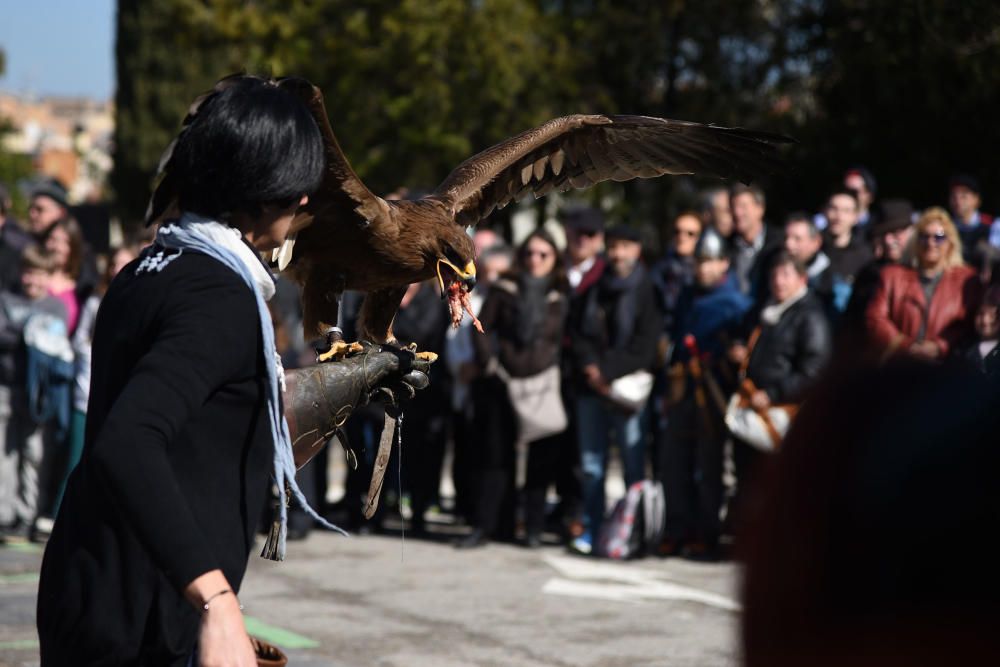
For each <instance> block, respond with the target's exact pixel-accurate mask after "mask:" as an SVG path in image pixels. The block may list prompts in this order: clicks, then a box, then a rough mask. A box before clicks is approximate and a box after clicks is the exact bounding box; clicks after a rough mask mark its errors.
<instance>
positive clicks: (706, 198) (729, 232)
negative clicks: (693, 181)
mask: <svg viewBox="0 0 1000 667" xmlns="http://www.w3.org/2000/svg"><path fill="white" fill-rule="evenodd" d="M701 221H702V223H703V224H704V226H705V227H711V228H712V229H714V230H715V231H716V232H718V233H719V236H721V237H722V238H723V239H724V240H726V242H727V243H728V241H729V239H731V238H732V236H733V211H732V209H731V208H730V206H729V191H728V190H726V188H712V189H710V190H706V191H705V192H704V193H702V201H701Z"/></svg>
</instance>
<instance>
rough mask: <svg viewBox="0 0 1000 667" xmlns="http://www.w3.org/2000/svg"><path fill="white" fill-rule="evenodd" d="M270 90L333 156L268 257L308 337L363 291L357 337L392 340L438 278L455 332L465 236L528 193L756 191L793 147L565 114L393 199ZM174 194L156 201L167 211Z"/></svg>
mask: <svg viewBox="0 0 1000 667" xmlns="http://www.w3.org/2000/svg"><path fill="white" fill-rule="evenodd" d="M225 82H226V79H223V80H222V81H220V82H219V84H217V86H216V89H219V87H220V86H224V85H225ZM275 85H277V86H280V87H282V88H285V89H287V90H289V91H291V92H294V93H295V94H296V95H298V96H299V97H300V98H301V99H302V100H303V101H304V102H305V103H306V104H307V105H308V107H309V109H310V110H311V112H312V114H313V116H314V117H315V119H316V123H317V124H318V125H319V128H320V131H321V133H322V135H323V138H324V143H325V148H326V160H327V164H326V173H325V176H324V179H323V182H322V184H321V186H320V188H319V189H318V190H317V192H315V193H314V194H313V195H311V196H310V198H309V202H308V204H307V205H306V206H305V207H303V209H302V210H301V211H300V212H299V213H298V214H297V216H296V218H295V220H294V221H293V223H292V233H291V235H290V238H289V240H288V241H287V242H286V243H285V245H283V246H282V247H281V248H279V249H277V250H275V251H274V256H273V258H272V260H273V262H274V263H275V264H276V265H277V266H278V268H279V270H281V271H282V273H283V274H286V275H288V276H290V277H291V278H292V279H293V280H295V281H296V282H298V283H299V284H300V285H301V286H302V302H303V324H304V328H305V331H306V335H307V337H312V336H313V335H316V334H322V333H325V332H327V331H328V329H329V328H330V327H333V326H335V325H336V324H337V315H338V308H339V300H340V295H341V293H342V292H343V291H344V290H345V289H351V290H359V291H363V292H366V293H367V296H366V298H365V301H364V303H363V305H362V307H361V312H360V315H359V321H358V331H359V334H360V336H361V337H362V338H363V339H365V340H369V341H372V342H377V343H382V342H393V341H394V340H395V339H394V337H393V335H392V321H393V318H394V317H395V315H396V311H397V310H398V308H399V303H400V300H401V299H402V297H403V294H404V292H405V291H406V287H407V285H409V284H410V283H414V282H419V281H423V280H427V279H429V278H432V277H435V276H436V277H437V279H438V281H439V284H440V287H441V290H442V294H443V295H445V296H447V299H448V305H449V308H450V310H451V315H452V321H453V323H455V324H457V323H458V322H459V321H460V320H461V318H462V311H463V308H464V309H465V310H466V311H469V308H468V291H469V289H470V288H471V287H472V285H473V284H474V282H475V266H474V264H473V261H474V260H475V249H474V247H473V244H472V241H471V239H470V238H469V236H468V234H467V233H466V228H467V227H468V226H471V225H475V224H476V223H478V222H479V221H480V220H482V219H484V218H486V217H487V216H488V215H489V214H490V213H491V212H493V211H494V210H495V209H501V208H503V207H504V206H506V205H507V204H509V203H510V202H512V201H517V200H519V199H521V198H522V197H524V196H526V195H528V194H532V195H534V196H535V197H536V198H537V197H541V196H543V195H545V194H547V193H549V192H551V191H553V190H558V191H565V190H569V189H572V188H587V187H589V186H591V185H593V184H595V183H599V182H601V181H607V180H614V181H627V180H631V179H633V178H653V177H656V176H662V175H664V174H702V175H707V176H715V177H721V178H737V179H739V180H741V181H744V182H749V181H750V180H751V179H752V178H753V177H755V176H757V175H759V174H761V173H770V172H774V171H777V170H778V169H779V168H780V161H779V157H778V150H777V149H778V147H779V146H780V145H782V144H786V143H790V142H791V141H792V140H791V139H789V138H787V137H784V136H780V135H776V134H771V133H767V132H756V131H751V130H744V129H740V128H728V127H718V126H715V125H704V124H700V123H692V122H686V121H677V120H666V119H663V118H652V117H647V116H621V115H619V116H614V115H609V116H604V115H574V116H565V117H562V118H556V119H553V120H550V121H548V122H547V123H544V124H542V125H540V126H538V127H536V128H534V129H531V130H528V131H526V132H522V133H521V134H519V135H517V136H515V137H512V138H510V139H507V140H506V141H503V142H501V143H499V144H497V145H495V146H493V147H491V148H488V149H486V150H484V151H482V152H481V153H478V154H477V155H474V156H473V157H471V158H469V159H468V160H466V161H465V162H463V163H462V164H460V165H459V166H458V167H457V168H456V169H455V170H454V171H453V172H452V173H451V174H450V175H449V176H448V177H447V178H446V179H445V180H444V181H443V182H442V183H441V184H440V185H439V186H438V187H437V189H436V190H434V192H432V193H430V194H428V195H426V196H424V197H422V198H420V199H416V200H400V201H390V200H386V199H383V198H382V197H379V196H377V195H375V194H373V193H372V192H371V191H369V190H368V188H367V187H365V184H364V183H362V182H361V179H359V178H358V176H357V175H356V174H355V173H354V170H353V169H352V168H351V165H350V164H349V163H348V161H347V158H346V157H345V156H344V154H343V152H342V151H341V150H340V146H339V144H338V143H337V138H336V137H335V136H334V134H333V130H332V128H331V127H330V121H329V118H328V116H327V113H326V107H325V105H324V103H323V94H322V92H321V91H320V89H319V88H317V87H316V86H314V85H312V84H311V83H309V82H308V81H306V80H304V79H300V78H292V77H290V78H282V79H277V80H276V81H275ZM208 94H211V93H208ZM197 105H198V102H197V101H196V103H195V105H194V106H193V107H192V110H191V112H190V113H189V116H188V119H186V120H185V124H187V123H188V122H190V119H191V118H192V116H193V114H195V113H196V112H197ZM161 187H162V183H161ZM167 197H168V195H167V194H160V193H157V194H154V203H155V202H156V201H157V200H158V198H159V200H161V203H160V204H158V208H159V209H160V211H161V212H162V210H164V209H165V205H164V204H163V203H162V201H165V200H166V199H167ZM154 215H155V213H154ZM469 314H470V315H472V313H471V311H470V312H469ZM476 324H477V325H478V322H476ZM324 356H325V355H324Z"/></svg>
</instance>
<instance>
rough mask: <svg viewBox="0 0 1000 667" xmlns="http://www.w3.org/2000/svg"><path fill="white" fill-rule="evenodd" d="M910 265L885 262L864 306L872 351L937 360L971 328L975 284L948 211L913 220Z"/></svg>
mask: <svg viewBox="0 0 1000 667" xmlns="http://www.w3.org/2000/svg"><path fill="white" fill-rule="evenodd" d="M911 244H912V245H913V246H915V248H914V251H913V256H914V261H913V266H912V267H910V266H896V265H893V266H887V267H885V268H884V269H882V274H881V277H880V280H879V286H878V288H877V289H876V290H875V294H874V296H873V297H872V300H871V302H870V303H869V304H868V308H867V311H866V320H867V324H868V333H869V336H870V338H871V342H872V344H873V346H874V352H875V353H876V354H878V355H879V356H880V357H882V358H884V357H887V356H889V355H892V354H895V353H903V354H911V355H914V356H918V357H922V358H925V359H939V358H942V357H944V356H946V355H948V354H949V353H950V352H952V351H953V350H954V348H955V346H956V345H959V344H961V343H964V342H966V341H967V338H968V337H969V336H970V334H971V333H972V326H973V318H974V317H975V313H976V308H977V307H978V305H979V297H980V292H981V288H980V283H979V281H978V280H977V278H976V274H975V272H974V271H973V270H972V269H970V268H968V267H967V266H965V262H963V261H962V244H961V241H960V240H959V237H958V231H957V230H956V229H955V225H954V224H952V222H951V218H950V217H949V216H948V213H947V212H946V211H945V210H944V209H942V208H930V209H927V210H926V211H924V213H923V215H921V216H920V219H919V220H918V221H917V224H916V229H915V236H914V241H911Z"/></svg>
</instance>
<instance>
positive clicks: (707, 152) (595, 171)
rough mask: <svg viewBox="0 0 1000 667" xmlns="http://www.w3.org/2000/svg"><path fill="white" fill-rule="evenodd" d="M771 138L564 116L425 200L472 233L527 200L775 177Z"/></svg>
mask: <svg viewBox="0 0 1000 667" xmlns="http://www.w3.org/2000/svg"><path fill="white" fill-rule="evenodd" d="M786 143H792V140H791V139H789V138H787V137H783V136H781V135H777V134H770V133H767V132H754V131H751V130H744V129H740V128H729V127H718V126H715V125H703V124H700V123H690V122H686V121H678V120H665V119H663V118H652V117H648V116H600V115H594V116H584V115H576V116H565V117H563V118H556V119H553V120H550V121H549V122H547V123H545V124H543V125H540V126H538V127H536V128H534V129H531V130H528V131H527V132H523V133H521V134H519V135H517V136H516V137H513V138H511V139H508V140H507V141H504V142H501V143H499V144H497V145H495V146H493V147H492V148H488V149H486V150H485V151H483V152H481V153H479V154H478V155H475V156H473V157H471V158H469V159H468V160H466V161H465V162H463V163H462V164H460V165H459V166H458V167H457V168H456V169H455V170H454V171H453V172H451V174H450V175H449V176H448V178H446V179H445V180H444V182H443V183H441V185H439V186H438V188H437V190H436V191H435V192H434V194H433V195H432V196H433V197H436V198H438V199H440V200H441V201H443V202H444V203H445V204H446V205H448V206H449V207H450V208H451V210H452V211H453V212H454V214H455V220H456V222H458V223H459V224H462V225H473V224H475V223H477V222H479V221H480V220H482V219H483V218H485V217H486V216H488V215H489V214H490V213H491V212H492V211H493V210H494V209H496V208H503V207H504V206H506V205H507V204H509V203H510V202H511V201H516V200H518V199H520V198H522V197H524V196H526V195H527V194H528V193H531V194H533V195H534V196H535V197H536V198H537V197H541V196H543V195H546V194H548V193H549V192H551V191H552V190H559V191H564V190H569V189H571V188H586V187H589V186H591V185H593V184H595V183H599V182H601V181H607V180H614V181H628V180H631V179H633V178H653V177H655V176H662V175H664V174H702V175H706V176H717V177H720V178H738V179H739V180H741V181H744V182H749V181H750V180H751V178H753V177H756V176H759V175H760V174H761V173H771V172H775V171H778V170H780V168H781V165H780V162H779V159H778V155H777V147H778V146H779V145H781V144H786Z"/></svg>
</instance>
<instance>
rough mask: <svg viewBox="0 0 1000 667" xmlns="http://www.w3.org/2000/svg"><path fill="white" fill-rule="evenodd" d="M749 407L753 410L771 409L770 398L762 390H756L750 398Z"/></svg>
mask: <svg viewBox="0 0 1000 667" xmlns="http://www.w3.org/2000/svg"><path fill="white" fill-rule="evenodd" d="M750 406H751V407H752V408H753V409H754V410H767V409H768V408H769V407H771V397H770V396H768V395H767V392H766V391H764V390H763V389H758V390H757V391H755V392H754V393H753V394H752V395H751V396H750Z"/></svg>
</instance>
